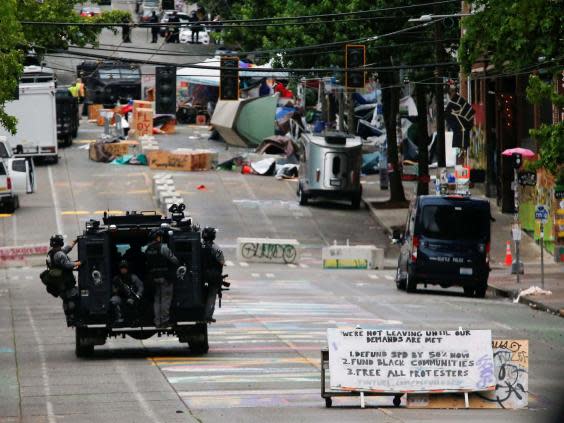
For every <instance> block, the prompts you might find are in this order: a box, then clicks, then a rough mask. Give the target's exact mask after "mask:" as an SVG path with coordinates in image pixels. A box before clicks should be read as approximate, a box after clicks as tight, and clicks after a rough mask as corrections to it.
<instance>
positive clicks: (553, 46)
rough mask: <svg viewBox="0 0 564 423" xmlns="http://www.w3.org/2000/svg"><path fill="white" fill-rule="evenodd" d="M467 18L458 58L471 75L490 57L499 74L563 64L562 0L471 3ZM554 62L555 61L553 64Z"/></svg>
mask: <svg viewBox="0 0 564 423" xmlns="http://www.w3.org/2000/svg"><path fill="white" fill-rule="evenodd" d="M467 3H469V4H470V5H471V7H472V8H473V10H475V11H477V12H476V13H475V14H474V15H473V16H469V17H466V18H464V19H463V21H462V25H463V27H464V33H463V36H462V39H461V42H460V49H459V52H458V57H459V60H460V63H461V65H462V66H463V67H464V69H465V70H466V71H467V72H469V71H470V69H471V67H472V64H474V63H475V62H476V61H477V60H478V59H481V58H486V59H487V60H489V61H490V62H491V63H492V64H493V65H494V66H495V69H496V70H497V71H498V72H502V71H521V70H523V69H525V68H527V67H529V68H530V67H531V66H535V65H538V64H539V63H541V62H542V61H547V60H556V62H558V60H559V61H560V64H561V63H562V56H561V55H562V45H563V44H562V28H564V13H563V12H562V11H563V9H562V0H471V1H467ZM553 63H554V62H553Z"/></svg>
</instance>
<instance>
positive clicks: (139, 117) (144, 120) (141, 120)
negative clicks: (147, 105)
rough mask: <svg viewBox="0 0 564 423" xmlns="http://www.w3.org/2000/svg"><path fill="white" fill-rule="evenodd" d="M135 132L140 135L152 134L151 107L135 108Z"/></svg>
mask: <svg viewBox="0 0 564 423" xmlns="http://www.w3.org/2000/svg"><path fill="white" fill-rule="evenodd" d="M135 133H136V134H137V135H138V136H140V137H142V136H143V135H152V134H153V110H152V109H137V112H136V117H135Z"/></svg>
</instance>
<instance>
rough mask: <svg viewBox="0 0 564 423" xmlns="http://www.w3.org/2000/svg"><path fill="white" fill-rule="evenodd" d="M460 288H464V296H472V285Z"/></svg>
mask: <svg viewBox="0 0 564 423" xmlns="http://www.w3.org/2000/svg"><path fill="white" fill-rule="evenodd" d="M462 289H463V290H464V296H465V297H473V296H474V287H473V286H463V287H462Z"/></svg>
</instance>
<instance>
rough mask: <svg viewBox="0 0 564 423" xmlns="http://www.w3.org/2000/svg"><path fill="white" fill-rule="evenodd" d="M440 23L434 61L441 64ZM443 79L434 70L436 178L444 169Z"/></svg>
mask: <svg viewBox="0 0 564 423" xmlns="http://www.w3.org/2000/svg"><path fill="white" fill-rule="evenodd" d="M434 9H435V10H434V12H435V14H437V12H438V6H437V5H435V6H434ZM441 25H442V23H441V21H437V22H435V60H436V62H437V63H440V62H441V58H442V56H443V54H442V53H443V51H442V45H441V43H442V41H441V40H442V39H443V28H442V26H441ZM444 98H445V95H444V90H443V77H442V76H441V68H440V67H439V66H437V67H436V68H435V102H436V104H437V149H436V151H437V161H438V163H437V177H438V176H439V175H440V173H441V168H444V167H446V159H445V103H444Z"/></svg>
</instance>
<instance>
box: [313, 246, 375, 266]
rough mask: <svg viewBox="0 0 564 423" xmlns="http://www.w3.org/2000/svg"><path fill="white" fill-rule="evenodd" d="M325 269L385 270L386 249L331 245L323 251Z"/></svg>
mask: <svg viewBox="0 0 564 423" xmlns="http://www.w3.org/2000/svg"><path fill="white" fill-rule="evenodd" d="M321 259H322V261H323V268H324V269H375V268H378V269H383V268H384V249H382V248H377V247H376V246H375V245H331V246H330V247H324V248H323V249H322V251H321Z"/></svg>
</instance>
